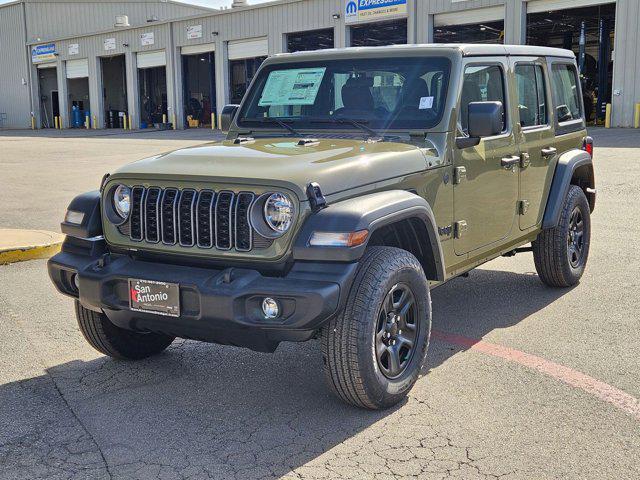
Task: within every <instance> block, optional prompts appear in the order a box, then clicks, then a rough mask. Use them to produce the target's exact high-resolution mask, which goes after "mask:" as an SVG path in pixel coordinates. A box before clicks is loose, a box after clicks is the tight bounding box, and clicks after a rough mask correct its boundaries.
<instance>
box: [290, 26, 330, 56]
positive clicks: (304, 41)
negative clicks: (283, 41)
mask: <svg viewBox="0 0 640 480" xmlns="http://www.w3.org/2000/svg"><path fill="white" fill-rule="evenodd" d="M334 47H335V43H334V35H333V28H324V29H322V30H309V31H306V32H295V33H288V34H287V52H304V51H309V50H321V49H323V48H334Z"/></svg>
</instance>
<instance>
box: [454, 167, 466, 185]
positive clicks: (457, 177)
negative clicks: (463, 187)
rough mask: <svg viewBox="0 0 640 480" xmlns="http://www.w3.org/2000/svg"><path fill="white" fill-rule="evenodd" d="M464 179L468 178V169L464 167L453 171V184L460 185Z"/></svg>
mask: <svg viewBox="0 0 640 480" xmlns="http://www.w3.org/2000/svg"><path fill="white" fill-rule="evenodd" d="M463 178H467V169H466V168H464V167H456V168H454V169H453V184H454V185H458V184H459V183H461V182H462V179H463Z"/></svg>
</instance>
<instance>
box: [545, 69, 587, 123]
mask: <svg viewBox="0 0 640 480" xmlns="http://www.w3.org/2000/svg"><path fill="white" fill-rule="evenodd" d="M551 90H552V91H553V101H554V102H555V106H556V116H557V117H558V123H562V122H570V121H572V120H579V119H581V118H582V112H581V110H580V103H581V102H580V95H579V92H578V77H577V73H576V70H575V68H574V66H573V65H569V64H554V65H553V67H552V68H551Z"/></svg>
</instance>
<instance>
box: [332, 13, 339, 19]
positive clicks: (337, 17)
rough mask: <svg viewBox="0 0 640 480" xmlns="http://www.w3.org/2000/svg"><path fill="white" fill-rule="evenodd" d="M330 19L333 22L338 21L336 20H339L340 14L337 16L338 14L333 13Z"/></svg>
mask: <svg viewBox="0 0 640 480" xmlns="http://www.w3.org/2000/svg"><path fill="white" fill-rule="evenodd" d="M331 17H332V18H333V19H334V20H338V19H339V18H340V14H339V13H334V14H333V15H331Z"/></svg>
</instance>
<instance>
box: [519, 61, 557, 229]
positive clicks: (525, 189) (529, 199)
mask: <svg viewBox="0 0 640 480" xmlns="http://www.w3.org/2000/svg"><path fill="white" fill-rule="evenodd" d="M511 61H512V63H513V70H514V73H515V93H516V98H517V100H518V104H517V105H518V108H517V110H518V116H519V118H518V119H517V121H518V122H519V124H520V130H521V132H522V134H521V139H520V148H521V154H522V164H521V166H520V207H519V210H520V211H519V213H520V216H519V219H520V220H519V223H520V229H521V230H526V229H527V228H530V227H533V226H534V225H537V224H538V223H540V222H541V221H542V215H543V214H544V208H545V205H544V204H543V200H544V199H545V198H546V192H548V191H549V188H550V186H551V180H552V179H553V171H554V164H555V162H556V160H557V152H556V150H555V148H554V147H553V144H554V140H555V136H554V131H553V128H552V127H551V122H550V121H549V112H548V105H550V103H549V88H548V82H547V80H546V79H547V78H548V75H546V70H547V67H546V62H545V60H544V58H535V59H534V58H530V59H527V58H522V57H520V58H513V57H512V59H511Z"/></svg>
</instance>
